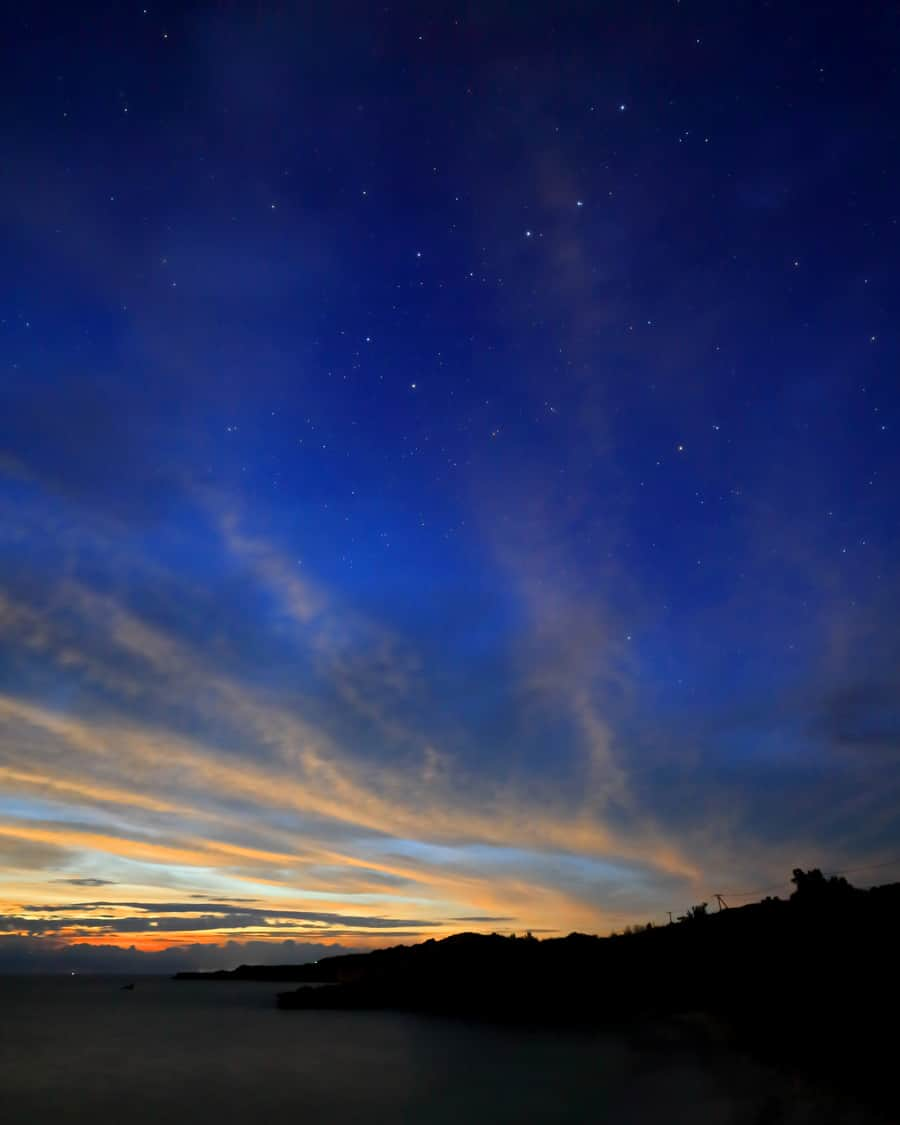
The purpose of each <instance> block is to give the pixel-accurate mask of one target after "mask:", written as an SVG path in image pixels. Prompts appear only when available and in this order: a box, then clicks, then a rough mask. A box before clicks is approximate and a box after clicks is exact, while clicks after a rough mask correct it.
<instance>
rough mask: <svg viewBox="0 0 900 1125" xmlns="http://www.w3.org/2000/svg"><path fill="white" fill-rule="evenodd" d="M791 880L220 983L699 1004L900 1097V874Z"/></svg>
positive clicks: (752, 1036)
mask: <svg viewBox="0 0 900 1125" xmlns="http://www.w3.org/2000/svg"><path fill="white" fill-rule="evenodd" d="M793 882H794V885H795V890H794V892H793V894H792V895H791V897H790V899H788V900H782V899H778V898H768V899H765V900H764V901H762V902H758V903H752V904H750V905H747V906H743V907H734V908H731V909H725V910H720V911H717V912H715V913H709V912H708V911H707V908H706V904H705V903H704V904H700V905H698V906H695V907H693V908H692V909H690V910H689V911H688V912H687V913H686V914H685V915H683V916H682V917H681V918H680V919H679V920H678V921H677V922H674V923H672V924H669V925H664V926H650V927H645V928H635V929H633V930H631V932H628V933H625V934H621V935H614V936H611V937H606V938H598V937H591V936H588V935H585V934H570V935H569V936H568V937H565V938H548V939H545V940H543V941H538V940H536V939H535V938H533V937H530V936H529V937H526V938H516V937H503V936H500V935H497V934H491V935H481V934H472V933H464V934H457V935H455V936H453V937H448V938H445V939H443V940H441V941H437V940H434V939H432V940H429V941H426V942H423V943H421V944H419V945H413V946H396V947H394V948H391V949H382V950H376V951H374V952H371V953H365V954H348V955H345V956H340V957H329V958H325V959H323V960H321V961H319V962H318V963H317V964H314V965H304V966H295V967H285V968H271V967H252V966H242V967H241V968H240V969H238V970H236V971H235V972H234V973H233V974H221V973H220V974H215V978H217V979H223V978H228V977H229V976H231V977H234V978H237V979H267V980H294V981H298V982H301V981H303V982H308V983H318V984H320V985H323V986H325V987H319V988H299V989H297V990H296V991H293V992H284V993H281V994H280V995H279V997H278V1004H279V1006H280V1007H281V1008H284V1009H291V1008H304V1009H310V1008H381V1007H395V1008H404V1009H411V1010H416V1011H429V1012H439V1013H446V1014H452V1015H458V1016H465V1017H470V1018H486V1019H493V1020H503V1021H508V1020H512V1021H518V1022H545V1021H551V1022H564V1023H567V1024H570V1023H579V1024H604V1025H623V1024H628V1025H629V1026H634V1025H636V1024H637V1023H640V1024H642V1025H643V1026H644V1027H647V1026H650V1025H651V1024H653V1023H654V1022H657V1023H658V1022H659V1021H666V1020H670V1019H672V1018H673V1017H678V1016H682V1015H684V1014H687V1013H693V1014H694V1017H695V1018H694V1019H693V1022H692V1026H694V1027H695V1028H696V1027H705V1028H706V1029H707V1032H708V1033H709V1034H710V1035H711V1036H712V1037H713V1038H715V1039H716V1040H717V1041H719V1042H720V1043H723V1042H724V1043H727V1044H729V1045H730V1046H732V1047H735V1048H741V1049H746V1050H749V1051H751V1052H752V1053H754V1054H756V1055H757V1056H759V1057H762V1058H764V1059H767V1060H769V1061H773V1062H777V1063H781V1064H785V1065H788V1066H790V1067H792V1068H794V1067H795V1068H797V1069H799V1070H802V1071H805V1072H807V1073H815V1074H818V1075H820V1076H826V1077H827V1078H828V1079H829V1080H830V1081H835V1082H838V1083H839V1084H841V1085H843V1086H845V1087H847V1088H849V1089H851V1090H852V1091H853V1092H854V1093H855V1094H857V1095H859V1096H864V1097H866V1098H868V1099H869V1100H871V1101H872V1102H880V1103H881V1104H882V1105H884V1104H891V1103H892V1102H893V1101H894V1091H893V1087H892V1082H893V1078H892V1075H893V1070H894V1066H895V1057H896V1046H897V1044H896V1039H897V1035H896V1030H895V1027H896V1019H897V1016H896V1013H897V1010H898V1001H900V989H898V974H897V934H898V921H900V884H891V885H888V886H882V887H873V888H871V889H870V890H860V889H857V888H855V887H852V886H851V885H850V884H849V883H847V881H846V880H845V879H842V878H831V879H826V878H825V877H824V876H823V875H822V873H821V871H818V870H813V871H808V872H804V871H802V870H800V869H797V870H795V871H794V877H793ZM180 976H181V977H183V978H197V977H198V976H202V974H180ZM698 1016H701V1017H702V1018H699V1019H698V1018H697V1017H698Z"/></svg>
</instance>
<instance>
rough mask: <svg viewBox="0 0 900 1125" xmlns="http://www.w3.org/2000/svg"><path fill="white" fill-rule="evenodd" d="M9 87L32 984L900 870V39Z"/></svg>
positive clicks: (754, 37)
mask: <svg viewBox="0 0 900 1125" xmlns="http://www.w3.org/2000/svg"><path fill="white" fill-rule="evenodd" d="M2 46H3V58H2V67H0V86H2V97H0V117H2V136H3V157H2V163H0V221H2V238H0V247H2V250H0V254H2V258H0V261H2V271H0V278H2V286H3V292H2V308H0V313H2V317H0V341H2V346H0V371H2V375H0V930H3V931H6V936H4V937H0V967H9V966H12V967H25V968H28V967H48V966H63V965H65V966H72V967H79V966H91V965H93V966H103V967H109V966H110V965H120V964H121V965H125V964H128V965H129V966H130V965H133V964H138V963H140V964H143V965H147V966H151V965H158V966H160V967H162V966H169V965H173V966H174V965H176V964H178V965H187V966H190V965H197V966H204V965H213V966H214V965H220V964H234V963H236V962H237V961H240V960H247V959H255V960H265V959H270V960H286V959H287V960H289V959H291V958H296V959H298V960H299V959H303V958H305V957H307V956H318V954H319V952H320V951H321V949H322V947H323V946H325V945H333V944H337V945H338V946H340V947H351V948H366V947H371V946H374V945H380V944H395V943H396V942H398V941H405V940H419V939H420V938H423V937H426V936H440V935H442V934H446V933H450V932H453V931H458V930H463V929H476V930H488V931H490V930H497V931H498V932H510V931H513V932H523V931H524V930H526V929H532V930H533V931H534V932H535V933H538V934H545V933H551V932H561V933H567V932H569V931H570V930H573V929H579V930H586V931H590V932H599V933H606V932H609V931H611V930H615V929H621V928H622V927H623V926H625V925H626V924H627V923H632V922H646V921H650V920H652V921H656V922H662V921H665V920H666V911H667V910H673V911H677V912H679V913H680V912H682V911H683V910H684V909H685V908H686V907H687V906H688V905H690V904H691V903H692V902H697V901H702V900H705V899H710V898H711V895H712V894H713V893H715V892H723V893H725V894H726V899H727V898H728V896H729V895H732V896H736V897H733V898H732V899H731V900H730V901H732V902H733V903H738V902H741V901H748V900H749V899H750V898H755V897H759V895H758V894H756V893H755V892H758V891H766V892H768V893H776V894H777V893H780V894H785V893H787V891H788V890H789V887H788V886H787V880H788V879H789V875H790V871H791V869H792V868H793V867H794V866H798V865H799V866H811V865H818V866H821V867H823V869H825V870H827V871H845V870H847V871H853V872H858V874H855V875H853V876H852V881H855V882H858V883H860V884H861V885H868V884H869V883H872V882H879V881H881V882H884V881H887V880H889V879H892V878H896V877H898V876H900V862H895V860H896V859H897V857H900V819H898V816H897V809H898V807H900V590H898V572H897V566H896V557H897V547H898V516H897V514H898V502H897V495H898V482H900V447H898V442H897V432H898V424H900V422H898V409H900V383H898V377H897V371H898V359H900V346H898V332H897V326H898V323H900V287H898V275H897V268H898V261H900V136H898V133H900V74H898V58H900V11H898V8H897V7H896V6H895V5H891V4H886V3H871V4H870V3H861V4H858V5H855V6H851V7H848V6H846V5H820V4H806V3H799V2H798V3H761V2H759V3H749V2H741V0H735V2H730V3H721V2H718V0H715V2H714V0H708V2H694V0H681V2H678V0H668V2H659V3H655V2H654V3H651V2H643V3H636V2H627V3H626V2H623V3H600V2H596V3H581V4H573V3H554V4H549V3H546V4H532V3H527V2H526V0H518V2H514V0H510V2H508V3H492V2H485V3H468V4H467V3H465V2H459V3H455V4H448V3H438V2H430V3H420V4H406V3H399V4H398V3H392V4H390V5H381V4H375V3H372V4H364V3H361V2H359V3H354V4H347V3H329V4H313V3H294V4H291V3H275V2H271V0H270V2H251V0H247V2H245V3H240V4H239V3H229V2H225V0H221V2H218V3H215V2H213V0H208V2H206V3H202V4H201V3H163V4H159V3H157V4H149V5H148V6H147V7H143V6H142V5H141V4H140V3H136V4H133V3H124V2H122V3H115V4H95V5H92V4H68V3H65V4H60V5H59V6H56V5H54V4H49V3H43V2H41V0H35V2H34V3H31V4H25V5H18V6H17V7H15V9H14V10H11V11H10V12H9V13H8V16H7V19H6V22H5V26H4V29H3V33H2ZM742 896H743V897H742ZM285 941H288V942H290V943H293V944H290V945H288V946H285V945H283V944H281V943H283V942H285ZM264 943H269V944H264ZM273 943H274V944H273ZM73 944H76V945H77V944H80V945H81V948H79V949H73V948H71V947H72V945H73ZM86 944H90V945H94V946H101V947H103V948H101V949H95V950H91V949H89V948H85V945H86ZM112 946H118V947H126V948H127V947H129V946H135V947H136V951H134V952H121V951H118V950H116V949H111V948H107V947H112ZM172 946H175V947H178V948H176V949H171V948H170V947H172ZM186 947H189V948H186ZM140 951H143V952H140Z"/></svg>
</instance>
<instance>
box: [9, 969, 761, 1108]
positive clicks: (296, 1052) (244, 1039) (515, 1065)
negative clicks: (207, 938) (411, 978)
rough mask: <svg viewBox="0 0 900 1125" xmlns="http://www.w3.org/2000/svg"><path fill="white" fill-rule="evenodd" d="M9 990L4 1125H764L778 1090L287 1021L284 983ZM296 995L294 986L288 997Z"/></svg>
mask: <svg viewBox="0 0 900 1125" xmlns="http://www.w3.org/2000/svg"><path fill="white" fill-rule="evenodd" d="M121 984H122V981H121V980H120V979H116V978H112V977H85V976H79V977H53V978H49V977H39V978H27V977H7V978H0V1121H2V1122H3V1125H20V1123H25V1122H27V1123H28V1125H43V1123H45V1122H47V1123H56V1122H90V1123H91V1125H105V1123H107V1122H109V1123H113V1122H115V1123H119V1122H122V1123H125V1125H142V1123H144V1122H154V1123H159V1122H164V1123H166V1125H176V1123H180V1122H182V1121H185V1122H187V1121H190V1122H198V1123H204V1122H214V1123H216V1125H227V1123H230V1122H241V1123H243V1125H251V1123H256V1122H282V1121H284V1122H291V1125H294V1123H297V1125H300V1123H303V1125H331V1123H334V1125H350V1123H357V1122H358V1123H365V1125H378V1123H381V1122H385V1123H392V1125H393V1123H395V1122H396V1123H420V1122H421V1123H432V1122H434V1123H439V1125H442V1123H451V1122H453V1123H473V1125H478V1123H481V1122H485V1123H490V1125H504V1123H507V1122H508V1123H514V1122H515V1123H538V1122H540V1123H544V1122H552V1123H554V1125H563V1123H578V1125H581V1123H587V1122H591V1123H594V1122H611V1123H616V1125H629V1123H634V1125H644V1123H650V1122H653V1123H656V1122H667V1123H670V1125H671V1123H673V1122H675V1123H677V1122H691V1125H705V1123H709V1125H731V1123H734V1125H743V1123H745V1122H746V1123H748V1125H751V1123H752V1125H755V1123H758V1122H760V1121H762V1120H765V1114H764V1109H763V1107H764V1105H765V1103H766V1102H767V1101H769V1100H770V1098H771V1094H770V1090H769V1083H770V1079H769V1076H767V1075H766V1074H765V1073H764V1072H762V1071H759V1070H757V1068H755V1067H753V1066H752V1065H751V1064H749V1063H746V1064H745V1063H740V1064H738V1063H734V1064H733V1065H732V1064H729V1065H728V1066H727V1068H724V1069H723V1066H722V1064H721V1063H718V1064H715V1065H710V1064H704V1063H702V1062H701V1061H700V1060H699V1059H697V1060H691V1059H690V1058H685V1057H684V1055H683V1054H680V1053H679V1054H678V1055H673V1056H672V1057H667V1056H666V1055H665V1054H662V1055H660V1054H659V1053H658V1052H653V1053H652V1054H648V1053H645V1052H641V1051H637V1050H633V1049H631V1048H629V1047H628V1045H627V1044H626V1043H625V1042H624V1041H617V1040H615V1039H613V1038H609V1037H605V1036H600V1035H596V1034H575V1033H566V1034H554V1033H551V1032H547V1031H540V1032H536V1031H522V1030H509V1029H502V1028H496V1027H485V1026H480V1025H473V1024H468V1023H465V1022H461V1021H453V1020H443V1019H436V1018H425V1017H418V1016H412V1015H403V1014H395V1013H386V1012H280V1011H278V1010H277V1009H276V1008H275V1007H274V1000H273V996H274V992H275V991H276V989H277V986H273V985H271V984H257V983H240V982H227V983H218V984H216V983H206V982H174V981H171V980H168V979H163V978H159V977H157V978H150V979H148V978H145V979H138V980H137V986H136V988H135V990H134V991H133V992H125V991H122V990H121ZM288 987H290V986H288Z"/></svg>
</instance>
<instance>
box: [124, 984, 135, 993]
mask: <svg viewBox="0 0 900 1125" xmlns="http://www.w3.org/2000/svg"><path fill="white" fill-rule="evenodd" d="M122 991H123V992H134V984H133V983H132V984H123V985H122Z"/></svg>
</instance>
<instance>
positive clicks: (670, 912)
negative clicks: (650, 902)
mask: <svg viewBox="0 0 900 1125" xmlns="http://www.w3.org/2000/svg"><path fill="white" fill-rule="evenodd" d="M666 914H668V915H669V925H670V926H671V925H672V911H671V910H667V911H666Z"/></svg>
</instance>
